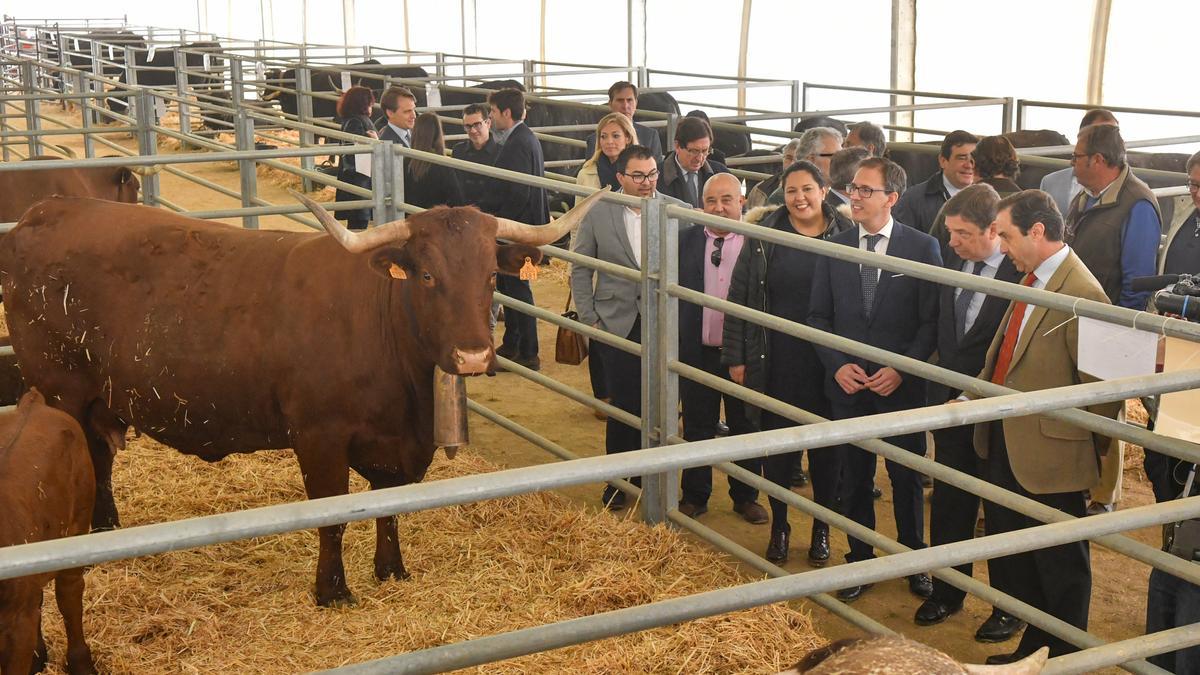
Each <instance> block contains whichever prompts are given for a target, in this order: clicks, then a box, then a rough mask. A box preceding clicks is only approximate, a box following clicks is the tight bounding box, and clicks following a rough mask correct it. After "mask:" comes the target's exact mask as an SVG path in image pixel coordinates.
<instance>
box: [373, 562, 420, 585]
mask: <svg viewBox="0 0 1200 675" xmlns="http://www.w3.org/2000/svg"><path fill="white" fill-rule="evenodd" d="M411 576H412V575H411V574H409V573H408V571H406V570H405V569H404V564H403V563H401V564H399V565H386V566H377V567H376V568H375V578H376V579H378V580H380V581H387V580H388V579H395V580H396V581H404V580H405V579H407V578H409V577H411Z"/></svg>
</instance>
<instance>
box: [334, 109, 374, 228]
mask: <svg viewBox="0 0 1200 675" xmlns="http://www.w3.org/2000/svg"><path fill="white" fill-rule="evenodd" d="M373 105H375V94H374V93H373V92H372V91H371V90H370V89H368V88H367V87H350V88H349V89H347V90H346V91H344V92H342V96H341V98H339V99H338V102H337V116H338V119H340V120H341V121H342V132H343V133H347V134H354V135H355V136H366V137H368V138H379V136H377V135H376V134H375V125H374V124H372V123H371V106H373ZM354 157H355V156H354V155H339V156H338V176H337V177H338V180H340V181H342V182H343V183H349V184H351V185H356V186H358V187H360V188H366V189H367V190H370V189H371V177H370V176H367V175H364V174H361V173H359V172H358V171H356V170H355V165H354ZM367 157H368V158H369V157H370V155H367ZM334 199H335V201H339V202H353V201H358V200H360V199H363V197H361V196H359V195H355V194H350V193H349V192H345V191H343V190H340V189H339V190H338V191H337V196H336V197H335V198H334ZM334 213H335V214H336V215H337V218H338V220H344V221H346V227H348V228H350V229H351V230H365V229H366V228H367V221H369V220H370V219H371V209H353V210H350V211H335V212H334Z"/></svg>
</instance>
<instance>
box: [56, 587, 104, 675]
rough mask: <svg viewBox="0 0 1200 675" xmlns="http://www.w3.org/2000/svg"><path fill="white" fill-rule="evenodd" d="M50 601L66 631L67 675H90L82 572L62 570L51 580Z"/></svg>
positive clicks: (91, 673) (89, 652)
mask: <svg viewBox="0 0 1200 675" xmlns="http://www.w3.org/2000/svg"><path fill="white" fill-rule="evenodd" d="M54 600H55V602H57V603H58V611H59V612H61V613H62V617H63V626H64V627H65V628H66V630H67V672H68V673H70V674H71V675H93V673H95V672H96V666H95V664H94V663H93V662H92V650H91V649H89V648H88V644H87V640H86V639H85V638H84V636H83V568H82V567H76V568H75V569H70V570H63V571H62V572H59V573H58V576H57V577H55V579H54Z"/></svg>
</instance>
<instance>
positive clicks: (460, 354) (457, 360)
mask: <svg viewBox="0 0 1200 675" xmlns="http://www.w3.org/2000/svg"><path fill="white" fill-rule="evenodd" d="M491 362H492V348H491V347H486V348H484V349H477V350H475V351H470V352H467V351H463V350H461V349H455V350H454V365H455V367H456V368H457V370H458V374H459V375H480V374H483V373H486V372H487V369H488V365H490V364H491Z"/></svg>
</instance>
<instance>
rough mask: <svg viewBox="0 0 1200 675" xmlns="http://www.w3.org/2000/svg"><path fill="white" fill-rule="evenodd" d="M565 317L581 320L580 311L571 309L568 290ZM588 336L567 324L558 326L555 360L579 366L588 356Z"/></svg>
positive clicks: (555, 341)
mask: <svg viewBox="0 0 1200 675" xmlns="http://www.w3.org/2000/svg"><path fill="white" fill-rule="evenodd" d="M562 315H563V317H565V318H568V319H571V320H573V321H578V320H579V313H578V312H574V311H571V292H570V291H567V306H566V307H564V308H563V313H562ZM587 355H588V346H587V338H585V337H583V336H582V335H580V334H579V333H576V332H575V331H573V330H571V329H570V328H567V327H565V326H559V327H558V336H557V337H556V338H555V340H554V360H555V362H557V363H564V364H566V365H568V366H578V365H579V364H581V363H583V360H584V359H586V358H587Z"/></svg>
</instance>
